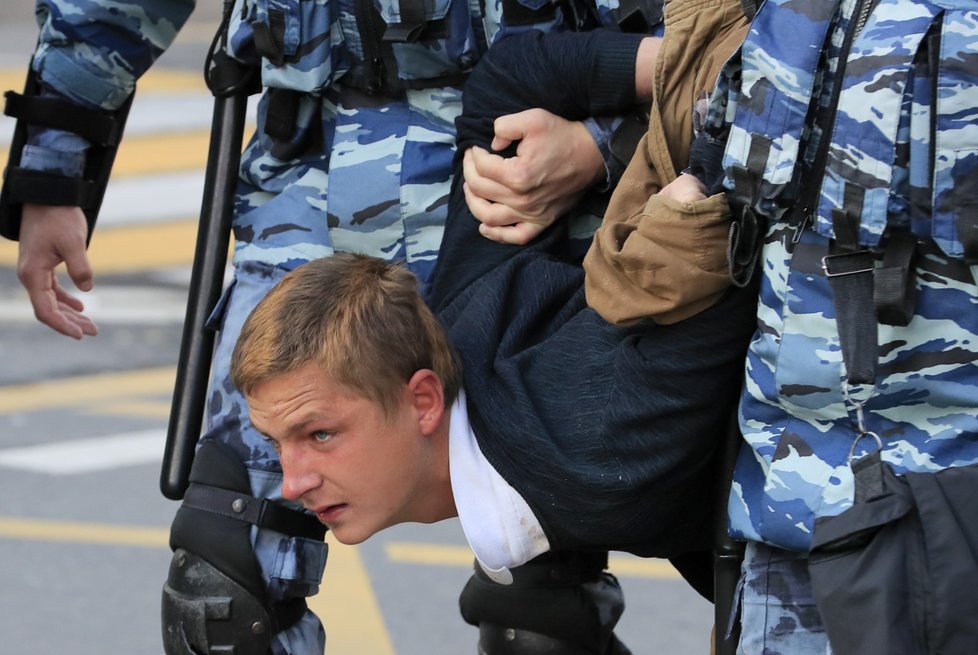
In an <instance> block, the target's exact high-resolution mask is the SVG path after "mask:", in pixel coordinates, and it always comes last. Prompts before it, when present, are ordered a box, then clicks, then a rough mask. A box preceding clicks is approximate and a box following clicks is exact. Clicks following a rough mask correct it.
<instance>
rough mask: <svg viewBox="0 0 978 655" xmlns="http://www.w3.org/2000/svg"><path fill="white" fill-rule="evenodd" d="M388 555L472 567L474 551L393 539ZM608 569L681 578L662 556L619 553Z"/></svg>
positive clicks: (407, 560)
mask: <svg viewBox="0 0 978 655" xmlns="http://www.w3.org/2000/svg"><path fill="white" fill-rule="evenodd" d="M387 557H388V558H390V560H391V561H394V562H400V563H403V564H425V565H430V566H446V565H450V566H464V567H469V568H471V567H472V562H473V556H472V551H471V550H469V549H468V548H467V547H466V546H446V545H438V544H417V543H407V542H394V543H389V544H387ZM608 569H609V570H610V571H611V572H612V573H614V574H615V575H619V576H622V577H632V578H651V579H656V580H678V579H680V577H681V576H680V575H679V573H678V572H677V571H676V569H675V568H673V566H672V565H671V564H670V563H669V562H668V560H661V559H645V558H641V557H633V556H630V555H624V554H619V553H612V554H611V555H610V556H609V558H608Z"/></svg>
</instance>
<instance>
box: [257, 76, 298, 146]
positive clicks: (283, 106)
mask: <svg viewBox="0 0 978 655" xmlns="http://www.w3.org/2000/svg"><path fill="white" fill-rule="evenodd" d="M266 96H267V97H268V110H267V111H266V112H265V134H267V135H268V136H270V137H271V138H273V139H278V140H280V141H288V140H290V139H291V138H292V136H293V135H294V134H295V122H296V114H297V112H298V111H299V92H298V91H293V90H292V89H279V88H271V89H269V90H268V91H266Z"/></svg>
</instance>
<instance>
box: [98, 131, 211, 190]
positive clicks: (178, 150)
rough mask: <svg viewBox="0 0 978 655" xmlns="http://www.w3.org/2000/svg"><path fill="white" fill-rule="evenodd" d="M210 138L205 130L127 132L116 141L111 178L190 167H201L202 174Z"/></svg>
mask: <svg viewBox="0 0 978 655" xmlns="http://www.w3.org/2000/svg"><path fill="white" fill-rule="evenodd" d="M209 142H210V132H209V131H208V130H195V131H189V132H172V133H170V134H138V135H130V136H127V137H125V138H124V139H123V140H122V143H121V144H120V145H119V152H118V154H117V155H116V160H115V163H114V164H113V166H112V179H116V178H120V177H126V176H134V175H149V174H152V173H172V172H176V171H187V170H192V169H200V176H201V178H203V176H204V168H205V167H206V166H207V148H208V145H209Z"/></svg>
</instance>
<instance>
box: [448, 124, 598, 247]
mask: <svg viewBox="0 0 978 655" xmlns="http://www.w3.org/2000/svg"><path fill="white" fill-rule="evenodd" d="M493 127H494V129H495V137H494V138H493V141H492V144H491V147H492V149H493V150H494V151H499V150H503V149H505V148H506V147H508V146H509V145H511V144H512V143H515V142H517V141H518V142H519V143H518V144H517V147H516V154H515V156H513V157H508V158H503V157H501V156H499V155H496V154H493V153H491V152H489V151H487V150H484V149H482V148H477V147H473V148H470V149H469V150H467V151H466V152H465V156H464V159H463V175H464V177H465V185H464V190H465V199H466V201H467V202H468V205H469V209H470V210H471V212H472V214H473V215H474V216H475V217H476V218H477V219H479V221H481V222H482V225H481V226H480V228H479V230H480V232H481V233H482V234H483V236H485V237H487V238H490V239H493V240H495V241H501V242H503V243H516V244H523V243H527V242H529V241H531V240H532V239H533V238H534V237H535V236H537V235H538V234H539V233H540V232H542V231H543V230H544V229H546V228H547V227H548V226H549V225H550V224H551V223H553V222H554V221H555V220H557V218H558V217H559V216H561V215H562V214H564V213H565V212H566V211H567V210H568V209H570V208H571V207H573V206H574V204H575V203H576V202H577V201H578V200H579V199H580V197H581V195H582V194H583V192H584V190H586V189H587V188H588V187H589V186H591V185H592V184H594V183H595V182H597V181H599V180H601V179H603V177H604V174H605V168H604V160H603V159H602V157H601V152H600V151H599V150H598V146H597V144H595V143H594V139H593V138H592V137H591V133H590V132H589V131H588V130H587V128H586V127H585V126H584V125H583V124H582V123H578V122H572V121H567V120H565V119H563V118H560V117H559V116H556V115H554V114H551V113H550V112H548V111H545V110H543V109H529V110H527V111H523V112H519V113H517V114H509V115H507V116H501V117H499V118H497V119H496V121H495V123H494V125H493Z"/></svg>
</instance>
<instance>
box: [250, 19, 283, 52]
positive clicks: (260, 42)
mask: <svg viewBox="0 0 978 655" xmlns="http://www.w3.org/2000/svg"><path fill="white" fill-rule="evenodd" d="M251 29H252V31H253V33H254V35H255V49H256V50H257V51H258V54H260V55H261V56H262V57H264V58H265V59H267V60H268V61H270V62H272V64H274V65H275V66H281V65H282V64H284V63H285V14H284V13H283V12H281V11H275V10H272V11H269V12H268V22H267V23H264V22H262V21H260V20H256V21H254V22H252V23H251Z"/></svg>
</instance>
